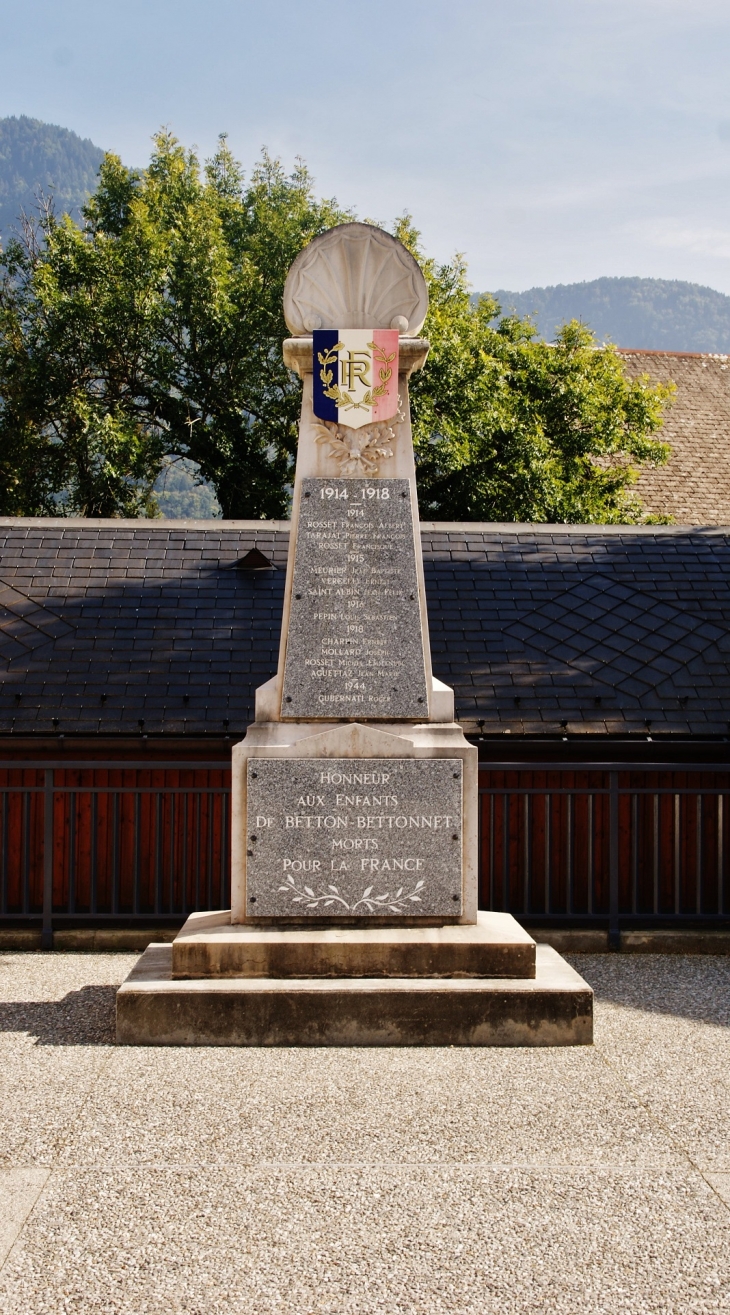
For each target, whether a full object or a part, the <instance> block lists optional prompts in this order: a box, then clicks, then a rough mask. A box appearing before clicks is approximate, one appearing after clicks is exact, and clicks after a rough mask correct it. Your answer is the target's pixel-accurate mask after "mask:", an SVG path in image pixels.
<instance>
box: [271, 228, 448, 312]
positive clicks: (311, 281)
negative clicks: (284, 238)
mask: <svg viewBox="0 0 730 1315" xmlns="http://www.w3.org/2000/svg"><path fill="white" fill-rule="evenodd" d="M427 310H428V291H427V288H426V280H425V279H424V277H423V274H422V273H421V270H420V268H419V266H418V264H417V262H416V261H415V260H414V258H413V256H412V255H411V253H410V252H409V251H406V248H405V247H404V246H403V244H402V243H401V242H398V240H397V239H396V238H394V237H391V235H390V233H385V232H384V231H383V229H382V228H375V227H373V225H371V224H340V225H339V226H338V227H337V228H331V229H329V231H328V232H326V233H322V234H321V235H320V236H319V237H315V238H313V239H312V241H311V242H310V243H309V245H308V246H306V247H305V248H304V250H303V251H300V253H299V255H298V256H297V258H296V260H295V261H294V263H293V265H292V267H291V269H290V270H289V273H288V275H287V280H286V284H285V287H284V317H285V319H286V322H287V325H288V326H289V329H290V331H291V333H293V334H294V335H295V337H303V336H304V335H305V334H309V333H311V332H312V330H313V329H391V328H392V329H397V330H398V332H399V333H400V334H401V335H406V334H407V335H408V336H410V337H416V336H417V334H418V333H419V331H420V330H421V328H422V327H423V321H424V320H425V318H426V311H427Z"/></svg>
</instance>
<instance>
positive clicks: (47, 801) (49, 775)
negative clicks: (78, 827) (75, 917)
mask: <svg viewBox="0 0 730 1315" xmlns="http://www.w3.org/2000/svg"><path fill="white" fill-rule="evenodd" d="M41 949H42V950H52V949H53V769H52V768H46V771H45V782H44V789H43V930H42V931H41Z"/></svg>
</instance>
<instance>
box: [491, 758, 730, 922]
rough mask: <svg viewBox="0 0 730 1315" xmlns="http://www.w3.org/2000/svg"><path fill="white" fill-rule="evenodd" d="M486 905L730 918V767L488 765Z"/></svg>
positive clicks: (545, 918)
mask: <svg viewBox="0 0 730 1315" xmlns="http://www.w3.org/2000/svg"><path fill="white" fill-rule="evenodd" d="M479 795H480V800H479V802H480V842H479V843H480V868H481V890H480V902H481V905H482V907H484V908H490V909H496V910H504V911H507V912H510V913H512V914H514V916H515V917H517V918H518V919H520V921H523V922H528V923H530V924H533V925H538V924H540V923H541V922H544V923H550V924H552V925H560V924H562V925H563V926H579V925H585V924H587V923H591V922H592V923H595V924H602V925H606V924H607V925H608V928H609V935H610V938H611V942H612V943H618V938H619V935H620V929H621V926H622V925H623V926H629V925H644V926H652V925H655V926H656V925H671V924H674V925H679V924H681V925H697V924H698V923H706V924H708V925H713V924H715V925H716V924H717V923H719V922H725V921H727V920H728V918H730V807H728V803H727V800H728V799H729V798H730V769H728V767H727V766H718V765H712V764H710V765H706V764H697V765H693V766H692V768H681V769H677V768H676V767H672V766H668V765H666V764H656V763H655V764H648V765H640V766H637V765H636V764H610V765H607V764H605V763H604V764H599V763H595V764H581V765H580V766H571V767H566V764H564V763H563V764H550V763H548V764H544V765H536V764H535V763H526V762H523V763H486V764H481V765H480V787H479Z"/></svg>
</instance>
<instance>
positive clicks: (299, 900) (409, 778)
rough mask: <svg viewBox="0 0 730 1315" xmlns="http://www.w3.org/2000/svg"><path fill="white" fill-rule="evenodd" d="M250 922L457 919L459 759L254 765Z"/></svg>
mask: <svg viewBox="0 0 730 1315" xmlns="http://www.w3.org/2000/svg"><path fill="white" fill-rule="evenodd" d="M247 788H248V801H247V810H246V819H247V821H246V827H247V834H246V853H247V860H246V912H247V914H248V916H249V917H252V918H281V919H286V920H288V921H291V920H292V919H300V918H309V917H313V918H332V919H334V920H337V919H340V920H341V919H342V918H345V919H350V918H383V917H385V918H388V919H389V920H390V921H392V920H393V919H396V920H397V918H399V917H402V918H407V919H409V920H410V919H414V918H416V919H417V918H421V917H424V918H425V917H428V918H435V917H449V918H453V917H458V916H459V915H460V913H461V910H462V898H463V897H462V762H461V759H460V758H453V759H452V758H250V759H249V761H248V787H247Z"/></svg>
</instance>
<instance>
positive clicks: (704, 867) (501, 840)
mask: <svg viewBox="0 0 730 1315" xmlns="http://www.w3.org/2000/svg"><path fill="white" fill-rule="evenodd" d="M479 776H480V785H479V815H480V836H479V845H480V903H481V906H482V907H483V908H490V909H495V910H504V911H507V912H510V913H512V914H514V916H515V917H517V918H518V919H519V920H520V921H522V922H526V923H528V924H530V925H535V926H537V925H539V924H541V923H543V924H551V925H553V926H564V927H570V926H573V927H578V926H586V925H591V924H593V925H597V926H606V927H608V929H609V935H610V937H611V940H612V943H613V944H618V939H619V936H620V930H621V927H622V926H623V927H627V926H632V925H633V926H647V927H649V926H658V925H663V926H672V925H674V926H697V925H701V924H707V925H708V926H716V925H717V924H718V923H726V922H728V920H730V803H729V802H728V800H729V799H730V768H728V767H725V766H718V765H716V764H710V765H706V764H697V765H693V766H692V767H691V768H686V767H682V768H678V767H675V766H671V765H666V764H649V765H640V766H637V765H636V764H621V763H611V764H606V763H603V764H601V763H593V764H591V763H587V764H580V765H579V766H578V765H566V764H565V763H547V764H535V763H529V762H510V763H483V764H481V766H480V773H479ZM229 902H230V771H229V768H228V767H227V765H226V764H225V763H221V762H197V763H195V762H192V763H185V762H184V763H181V762H162V763H155V764H150V763H149V762H119V761H114V762H98V761H95V762H90V761H84V762H78V761H58V762H53V763H48V762H25V763H20V762H17V761H15V762H0V921H1V922H3V923H5V924H6V925H7V924H9V923H17V922H19V921H27V922H30V923H33V924H38V923H40V925H41V926H42V930H43V938H44V943H45V944H49V945H50V944H51V943H52V933H53V927H54V925H59V924H66V925H68V924H69V923H75V924H76V925H84V924H86V925H92V924H104V923H108V922H110V921H113V922H116V923H117V924H120V925H124V924H128V925H134V924H137V925H139V923H140V922H146V923H148V924H150V925H152V924H154V923H155V922H156V921H157V922H168V923H171V922H181V921H183V920H184V918H186V917H187V916H188V914H189V913H191V912H193V911H196V910H205V909H212V908H225V907H227V906H228V905H229Z"/></svg>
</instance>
